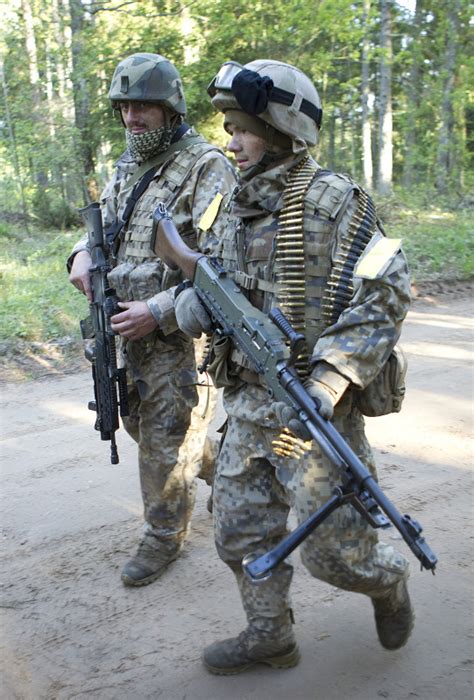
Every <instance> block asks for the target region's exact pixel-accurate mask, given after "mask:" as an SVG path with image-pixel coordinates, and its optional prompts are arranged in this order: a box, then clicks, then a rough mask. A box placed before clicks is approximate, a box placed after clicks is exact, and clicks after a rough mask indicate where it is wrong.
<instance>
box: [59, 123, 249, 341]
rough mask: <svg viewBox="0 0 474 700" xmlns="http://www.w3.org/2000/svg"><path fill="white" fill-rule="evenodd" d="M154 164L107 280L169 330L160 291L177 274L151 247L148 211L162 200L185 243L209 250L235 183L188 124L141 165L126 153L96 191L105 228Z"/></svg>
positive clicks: (169, 303) (170, 316)
mask: <svg viewBox="0 0 474 700" xmlns="http://www.w3.org/2000/svg"><path fill="white" fill-rule="evenodd" d="M153 166H157V170H156V173H155V175H154V177H153V179H152V181H151V182H150V184H149V185H148V187H147V189H146V190H145V192H144V193H143V194H142V195H141V197H140V198H139V200H138V201H137V203H136V204H135V207H134V209H133V213H132V215H131V217H130V219H129V221H128V223H127V224H126V226H125V227H124V228H123V230H122V232H121V236H120V242H119V246H118V249H117V252H116V261H115V267H114V269H113V270H112V272H111V273H110V274H109V283H110V284H111V286H112V287H114V288H115V289H116V291H117V294H118V296H119V298H120V299H121V300H123V301H146V302H147V304H148V306H149V308H150V311H151V312H152V314H153V316H154V317H155V319H156V320H157V321H158V323H159V327H160V330H161V331H162V332H163V333H164V335H168V334H170V333H172V332H174V331H175V330H176V329H177V325H176V321H175V318H174V311H173V300H172V296H173V295H172V292H171V291H169V294H161V292H163V291H166V290H170V289H171V287H173V285H175V284H176V283H177V282H178V281H179V276H178V275H177V274H175V273H173V274H171V273H170V272H169V271H168V270H167V269H166V268H165V267H164V266H163V264H162V262H161V260H159V258H157V257H156V255H155V254H154V252H153V250H152V247H151V236H152V214H153V211H154V209H155V207H156V206H157V204H158V203H159V202H163V203H164V204H165V206H167V208H168V210H169V212H170V214H171V215H172V216H173V220H174V223H175V224H176V227H177V229H178V231H179V232H180V234H181V236H182V237H183V238H184V239H185V241H186V242H187V244H188V245H189V246H190V247H192V248H199V249H200V250H201V251H203V252H206V253H210V252H212V251H213V250H214V249H215V246H216V245H217V242H218V240H219V239H220V238H221V237H222V235H223V232H224V230H225V228H226V226H227V225H228V217H229V215H228V213H227V211H226V206H225V205H226V202H227V201H228V200H229V198H230V196H231V194H232V192H233V190H234V188H235V185H236V175H235V172H234V169H233V167H232V165H231V164H230V162H229V161H228V159H227V158H226V157H225V155H224V154H223V153H222V151H220V150H219V149H218V148H217V147H215V146H211V145H210V144H208V143H207V142H206V141H205V140H204V139H203V138H202V137H200V136H198V135H197V134H196V132H195V131H194V130H193V129H190V130H189V131H188V132H187V133H186V134H185V135H184V136H183V137H182V138H181V139H180V140H179V141H178V142H177V144H174V145H172V146H171V147H170V148H169V149H168V151H166V152H165V153H164V154H159V156H157V157H155V158H151V159H150V160H149V161H147V162H145V163H143V164H142V165H138V164H137V163H136V162H135V161H134V160H133V159H132V158H131V156H130V155H129V154H128V152H125V153H124V154H123V155H122V156H121V158H120V159H119V160H118V161H117V163H116V164H115V172H114V175H113V177H112V178H111V180H110V182H109V183H108V184H107V185H106V187H105V189H104V191H103V192H102V195H101V200H100V202H101V209H102V217H103V224H104V229H107V228H108V227H109V226H110V225H111V224H113V223H114V222H115V220H116V218H117V217H121V215H122V214H123V211H124V209H125V207H126V205H127V202H128V199H129V197H130V194H131V192H132V190H133V187H134V186H135V184H136V183H137V182H138V181H139V180H140V178H141V177H142V176H143V175H144V173H145V172H147V171H148V170H149V169H150V168H151V167H153ZM216 196H217V197H218V200H217V203H218V204H219V206H218V207H211V209H212V210H213V214H212V216H211V218H210V219H209V218H208V221H207V223H206V224H205V225H204V224H203V223H202V217H203V215H204V213H205V212H207V211H208V209H209V207H210V205H211V204H212V203H213V202H214V201H215V199H216ZM221 196H222V200H221ZM219 200H220V201H219ZM87 245H88V243H87V237H85V238H83V239H82V240H81V241H80V242H79V243H78V244H77V245H76V246H75V247H74V249H73V254H75V253H77V252H78V251H79V250H83V249H87Z"/></svg>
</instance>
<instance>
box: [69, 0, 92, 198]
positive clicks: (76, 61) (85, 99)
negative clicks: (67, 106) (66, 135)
mask: <svg viewBox="0 0 474 700" xmlns="http://www.w3.org/2000/svg"><path fill="white" fill-rule="evenodd" d="M69 9H70V13H71V57H72V68H73V71H72V84H73V95H74V123H75V126H76V153H77V158H78V163H79V172H80V178H81V189H82V195H83V200H84V204H88V203H89V202H90V201H91V194H92V193H91V192H90V190H89V184H88V183H89V179H90V178H91V177H92V176H93V173H94V156H93V152H92V148H91V146H90V143H89V130H88V119H89V111H90V110H89V94H88V91H87V82H86V78H85V76H84V75H83V72H82V69H81V68H82V67H81V53H82V51H83V48H84V47H83V42H82V38H81V30H82V27H83V24H84V7H83V5H82V3H81V1H80V0H69ZM91 189H93V190H94V189H95V187H94V185H92V187H91Z"/></svg>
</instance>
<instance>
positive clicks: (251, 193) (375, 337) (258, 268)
mask: <svg viewBox="0 0 474 700" xmlns="http://www.w3.org/2000/svg"><path fill="white" fill-rule="evenodd" d="M299 160H301V158H295V159H294V160H293V161H292V162H289V163H288V162H287V163H286V164H285V165H280V166H277V167H275V168H273V169H270V170H266V171H265V172H264V173H262V174H260V175H257V176H256V177H254V178H253V179H252V180H251V181H250V182H249V183H248V185H245V186H244V187H243V188H242V189H241V190H240V191H239V192H238V193H237V195H236V196H235V198H234V212H236V213H238V216H239V219H240V223H238V224H237V225H236V226H234V227H233V228H230V229H227V231H226V232H225V233H224V238H223V240H222V242H221V246H220V256H221V258H222V261H223V265H224V267H226V268H227V269H228V270H232V271H235V270H236V269H237V270H240V271H241V272H244V274H246V275H248V276H249V277H253V278H259V279H260V280H263V281H264V283H263V284H262V286H263V287H265V289H267V290H268V289H270V290H271V281H274V280H275V278H276V274H277V271H278V270H277V268H278V265H277V263H276V262H275V260H274V257H273V256H272V251H274V249H275V245H274V240H275V235H276V231H277V225H278V214H279V211H280V209H281V206H282V197H281V195H282V192H283V190H284V188H285V185H286V181H287V175H288V172H289V170H291V168H293V167H294V166H295V165H296V164H297V163H298V161H299ZM316 167H317V165H316V164H315V168H316ZM359 192H360V190H359V188H358V187H357V186H356V185H354V183H352V182H351V181H350V180H349V179H348V178H345V177H343V176H340V175H335V174H331V173H327V174H325V175H323V176H322V177H319V178H317V179H316V180H315V181H314V183H313V184H312V186H311V187H310V188H309V190H308V192H307V195H306V198H305V209H304V224H303V225H304V232H305V234H304V235H305V253H304V254H305V270H306V313H305V317H306V319H307V321H306V335H307V338H308V340H309V341H310V345H311V350H312V353H311V354H312V362H313V361H321V360H323V361H325V362H327V363H329V364H331V365H332V366H333V367H335V368H337V369H338V370H340V371H341V373H343V374H344V375H345V376H347V377H349V378H350V379H351V381H352V386H354V387H356V386H359V387H365V386H366V385H367V384H368V383H369V382H370V380H371V379H372V378H373V377H374V376H375V375H376V374H377V372H378V371H379V369H380V368H381V367H382V365H383V363H384V362H385V360H386V358H387V356H388V354H389V353H390V350H391V349H392V347H393V345H394V344H395V342H396V341H397V339H398V336H399V332H400V326H401V322H402V320H403V318H404V316H405V314H406V312H407V308H408V304H409V277H408V271H407V265H406V261H405V258H404V255H403V253H401V252H400V253H398V254H397V255H396V256H395V257H394V258H393V259H392V261H391V263H390V265H389V267H388V268H387V270H386V271H385V272H384V273H383V275H381V276H380V277H379V278H378V279H377V280H376V281H371V282H369V281H367V280H364V279H355V281H354V286H355V292H354V297H353V300H352V302H351V304H350V306H349V308H348V309H347V310H346V311H345V312H344V313H343V314H342V315H341V316H340V318H339V320H338V322H337V323H335V324H334V325H332V326H330V327H327V328H325V324H324V322H323V320H322V317H321V316H322V315H321V299H322V297H323V294H324V290H325V289H326V285H327V280H328V276H329V274H330V272H331V269H332V265H333V261H334V259H335V258H336V257H337V254H338V247H339V246H340V245H341V243H342V242H343V241H344V237H345V233H346V232H347V227H348V223H349V221H350V220H351V218H352V216H353V215H354V212H355V210H356V208H357V197H358V194H359ZM341 205H342V208H341ZM374 235H375V237H378V236H381V235H382V234H381V232H380V231H379V230H378V231H376V233H375V234H374ZM241 272H240V273H239V274H240V275H241ZM237 279H238V277H237ZM269 282H270V284H269ZM276 289H277V287H276V285H275V291H276ZM250 300H251V301H252V302H253V303H254V304H255V305H256V306H258V307H259V308H262V309H264V310H266V311H268V310H269V309H270V308H271V307H272V306H274V305H275V297H274V294H273V293H272V291H261V290H259V289H258V288H257V289H256V290H255V291H252V292H250ZM233 357H234V358H235V359H236V361H232V360H231V362H230V364H231V367H230V372H231V373H232V374H234V375H239V373H240V374H241V376H243V377H246V376H248V372H247V371H246V370H245V369H243V370H242V369H241V368H239V359H240V357H239V353H238V352H237V353H236V352H235V351H234V353H233ZM224 407H225V410H226V412H227V414H228V416H229V421H228V427H227V432H226V435H225V439H224V442H223V445H222V449H221V452H220V455H219V459H218V464H217V471H216V476H215V483H214V515H215V533H216V544H217V549H218V552H219V556H220V557H221V558H222V559H223V560H224V561H225V562H226V563H227V564H228V566H230V568H231V569H232V570H233V571H234V573H235V575H236V577H237V581H238V585H239V588H240V591H241V594H242V599H243V604H244V608H245V610H246V613H247V617H248V619H249V621H250V622H251V623H252V625H253V627H254V628H257V629H258V628H259V629H262V630H265V629H268V630H271V629H272V619H273V620H277V619H279V620H284V621H285V619H287V618H285V612H288V611H289V609H290V600H289V586H290V581H291V577H292V566H291V564H290V563H289V562H288V561H286V562H284V563H283V564H281V565H280V566H279V567H277V569H276V570H275V571H274V573H273V575H272V576H271V577H270V579H268V580H267V581H265V582H259V583H258V585H256V584H252V583H250V582H249V581H248V580H247V579H246V578H245V577H244V576H243V575H242V573H241V560H242V557H243V556H244V555H245V554H247V553H249V552H256V553H263V552H265V551H267V550H268V549H270V548H271V547H273V546H274V545H275V544H276V543H277V542H279V541H280V540H281V539H282V538H283V537H284V536H285V534H286V522H287V517H288V513H289V509H290V507H291V508H293V509H294V511H295V513H296V515H297V518H298V522H302V521H303V520H304V519H306V518H307V517H308V516H309V515H310V514H311V513H312V512H314V511H315V510H316V509H317V508H319V507H320V506H321V505H322V504H323V503H324V502H326V501H327V500H328V499H329V497H330V496H331V494H332V490H333V488H334V486H335V485H336V484H338V483H339V482H340V474H339V473H338V470H337V469H336V468H335V467H334V466H333V465H332V464H331V463H330V462H329V461H328V459H327V458H326V457H325V456H324V455H322V454H321V452H320V450H319V448H318V447H317V446H316V445H315V446H314V447H313V448H312V450H311V451H310V452H308V453H306V455H305V456H304V457H303V458H301V459H299V460H298V459H294V458H293V459H291V458H282V457H278V456H277V455H275V453H274V452H273V450H272V440H273V439H275V438H276V436H277V435H278V434H279V432H280V430H281V426H280V425H279V424H278V421H277V419H276V416H275V414H274V413H273V412H272V407H271V402H270V401H269V399H268V396H267V394H266V391H265V389H264V388H263V387H261V386H258V384H253V383H247V382H243V383H242V382H239V380H238V379H237V378H236V384H235V387H230V388H226V389H225V390H224ZM333 422H334V425H335V427H336V428H337V429H338V430H339V432H340V433H341V434H342V435H343V437H344V438H345V439H346V440H347V442H348V443H349V444H350V445H351V447H352V449H353V450H354V451H355V453H356V454H357V455H358V456H359V457H360V459H361V460H362V461H363V463H364V464H365V465H366V466H367V467H368V468H369V469H370V470H371V472H372V473H373V474H375V465H374V460H373V456H372V452H371V449H370V446H369V444H368V442H367V439H366V437H365V433H364V419H363V417H362V415H361V413H360V412H359V410H358V408H357V407H356V406H355V405H354V401H353V390H352V389H349V390H348V391H346V393H345V394H344V397H343V399H342V400H341V401H340V402H339V404H338V405H337V406H336V410H335V416H334V421H333ZM300 551H301V557H302V560H303V563H304V565H305V566H306V568H307V569H308V570H309V571H310V573H311V574H312V575H313V576H315V577H317V578H320V579H322V580H324V581H326V582H328V583H330V584H331V585H334V586H338V587H340V588H344V589H347V590H351V591H357V592H360V593H365V594H367V595H370V596H372V597H376V596H377V595H379V594H381V593H382V592H383V590H386V589H389V588H390V587H392V586H393V585H394V584H395V583H396V582H397V581H398V580H400V579H401V578H403V577H404V576H405V575H406V570H407V567H408V563H407V561H406V560H405V558H404V557H403V556H402V555H401V554H399V553H398V552H396V551H395V550H394V549H393V547H391V546H389V545H385V544H382V543H380V542H378V538H377V533H376V531H375V530H373V529H372V528H371V527H370V526H369V525H368V524H367V522H366V521H365V519H363V518H362V517H361V516H360V515H359V514H358V513H357V512H356V511H355V509H354V508H353V507H352V506H350V505H346V506H343V507H341V508H339V509H338V510H337V511H336V512H334V513H333V514H332V515H331V516H330V517H329V518H328V519H327V520H326V521H325V522H324V523H323V524H322V525H321V526H320V527H318V528H317V530H316V531H315V532H314V533H313V534H312V535H311V536H309V537H308V538H307V539H306V540H305V542H304V543H303V544H302V546H301V550H300ZM284 626H285V625H284V624H283V627H284Z"/></svg>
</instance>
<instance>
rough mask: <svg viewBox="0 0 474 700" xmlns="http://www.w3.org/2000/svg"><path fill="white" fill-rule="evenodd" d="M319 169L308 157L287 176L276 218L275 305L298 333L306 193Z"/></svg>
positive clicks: (305, 362) (305, 368)
mask: <svg viewBox="0 0 474 700" xmlns="http://www.w3.org/2000/svg"><path fill="white" fill-rule="evenodd" d="M317 172H318V169H317V168H316V167H315V165H314V164H313V163H312V162H311V160H310V159H309V158H308V157H307V158H305V159H304V160H302V161H301V163H298V165H297V166H296V167H295V168H294V169H293V170H292V171H291V172H290V174H289V176H288V184H287V186H286V188H285V191H284V192H283V208H282V209H281V211H280V214H279V218H278V231H277V236H276V252H275V260H276V262H277V263H278V264H277V270H278V272H277V275H276V282H277V289H278V291H277V294H276V305H277V306H278V307H279V308H280V309H281V311H282V312H283V313H284V315H285V316H286V318H287V319H288V321H289V322H290V323H291V325H292V326H293V328H294V329H295V330H296V331H297V332H298V333H304V331H305V310H306V277H305V255H304V226H303V221H304V204H305V195H306V192H307V191H308V188H309V186H310V184H311V182H312V181H313V179H314V176H315V174H316V173H317ZM295 368H296V371H297V372H298V374H299V376H300V377H305V376H307V375H308V374H309V353H308V349H307V348H306V350H305V351H304V352H303V353H302V354H301V355H299V356H298V358H297V360H296V363H295Z"/></svg>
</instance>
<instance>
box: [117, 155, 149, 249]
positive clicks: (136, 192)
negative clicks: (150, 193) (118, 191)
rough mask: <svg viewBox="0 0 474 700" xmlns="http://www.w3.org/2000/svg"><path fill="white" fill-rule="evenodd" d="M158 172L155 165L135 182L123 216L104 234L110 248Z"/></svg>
mask: <svg viewBox="0 0 474 700" xmlns="http://www.w3.org/2000/svg"><path fill="white" fill-rule="evenodd" d="M157 170H158V166H157V165H155V166H153V167H152V168H150V169H149V170H147V171H146V173H145V174H144V175H143V177H142V178H141V180H139V181H138V182H137V184H136V185H135V187H134V188H133V190H132V194H131V195H130V197H129V198H128V200H127V206H126V207H125V209H124V212H123V215H122V218H121V219H115V221H114V223H113V224H111V225H110V226H109V227H108V229H107V230H106V232H105V235H106V237H107V242H108V244H109V246H110V247H111V248H113V247H114V244H115V242H116V240H117V239H118V237H119V236H120V233H121V231H122V229H123V227H124V226H126V224H127V222H128V220H129V219H130V217H131V215H132V212H133V210H134V208H135V204H136V203H137V202H138V200H139V199H140V197H141V196H142V194H143V193H144V192H145V190H146V188H147V187H148V185H149V184H150V182H151V181H152V180H153V178H154V176H155V173H156V171H157Z"/></svg>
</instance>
